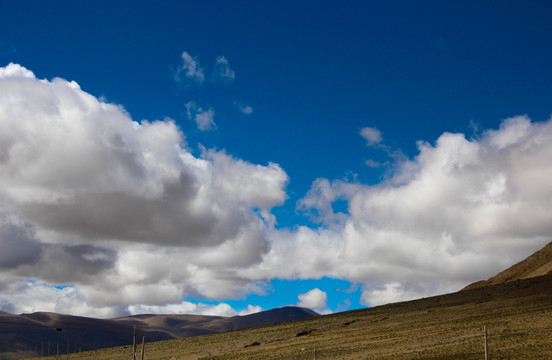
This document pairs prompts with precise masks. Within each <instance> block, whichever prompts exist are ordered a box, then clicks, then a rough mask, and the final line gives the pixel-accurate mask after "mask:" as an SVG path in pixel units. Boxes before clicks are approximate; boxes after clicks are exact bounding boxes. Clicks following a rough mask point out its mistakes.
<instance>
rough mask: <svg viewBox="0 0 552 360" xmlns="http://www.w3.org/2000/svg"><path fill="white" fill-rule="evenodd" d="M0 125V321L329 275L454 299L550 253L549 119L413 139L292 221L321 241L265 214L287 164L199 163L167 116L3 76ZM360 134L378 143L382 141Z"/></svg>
mask: <svg viewBox="0 0 552 360" xmlns="http://www.w3.org/2000/svg"><path fill="white" fill-rule="evenodd" d="M183 58H184V57H183ZM192 60H193V58H192ZM186 61H187V60H186ZM183 69H184V68H183ZM186 69H188V68H186ZM189 69H192V70H193V69H194V67H193V66H192V65H190V66H189ZM195 69H196V70H197V67H196V68H195ZM192 70H190V71H191V72H190V74H193V73H194V71H192ZM182 71H184V72H183V74H187V71H188V70H182ZM0 126H1V128H2V129H4V130H3V131H2V132H0V246H1V249H2V251H0V269H1V270H2V272H1V273H0V290H2V292H1V295H0V310H4V311H10V312H16V313H17V312H30V311H33V310H48V311H58V312H65V313H75V314H79V315H92V316H102V317H106V316H116V315H124V314H129V313H136V312H141V311H146V310H147V311H161V312H167V311H171V309H172V310H173V311H181V310H182V311H185V310H186V309H191V310H189V311H191V312H193V311H195V312H196V313H227V314H230V313H232V312H234V313H237V312H236V310H233V309H230V310H229V309H228V308H227V307H226V306H225V305H223V304H221V305H220V306H219V307H218V308H215V307H214V306H208V305H200V304H189V303H187V302H185V301H183V298H185V297H186V296H195V297H203V298H209V299H228V298H237V297H241V296H244V295H246V294H251V293H256V294H264V287H263V282H265V281H268V280H270V279H273V278H280V279H317V278H321V277H325V276H326V277H333V278H340V279H347V280H349V281H352V282H355V283H359V284H362V287H363V293H362V301H363V302H364V303H365V304H367V305H376V304H381V303H386V302H390V301H399V300H406V299H410V298H415V297H421V296H428V295H432V294H436V293H443V292H447V291H454V290H458V289H459V288H461V287H462V286H464V285H466V284H467V283H469V282H472V281H475V280H480V279H484V278H486V277H489V276H491V275H493V274H494V273H496V272H498V271H499V270H502V269H504V268H505V267H507V266H509V265H511V264H512V263H514V262H515V261H518V260H520V259H522V258H524V257H526V256H527V255H529V254H530V253H531V252H533V251H535V250H537V249H538V248H539V247H540V246H543V245H544V244H546V243H547V242H549V241H550V240H551V238H552V222H551V221H550V219H551V218H552V209H551V208H550V206H549V205H550V203H551V200H552V182H550V179H551V178H552V163H551V162H550V159H551V158H552V121H551V120H548V121H545V122H532V121H531V120H530V119H529V118H528V117H527V116H517V117H513V118H510V119H505V120H504V121H503V122H502V124H501V125H500V127H499V128H498V129H492V130H488V131H486V132H483V133H482V134H481V135H479V136H477V137H474V138H466V136H465V135H464V134H453V133H444V134H442V135H441V136H440V137H439V138H438V139H437V140H436V141H435V142H434V143H429V142H422V141H420V142H419V143H418V154H417V155H416V156H415V157H414V158H412V159H402V158H401V161H400V162H398V163H397V164H396V165H395V166H394V167H393V170H394V173H393V174H392V175H391V176H389V177H388V178H387V179H386V180H385V181H383V182H381V183H380V184H377V185H366V184H362V183H356V182H347V181H342V180H331V179H323V178H320V179H316V180H315V181H314V182H313V185H312V188H311V190H310V191H309V192H308V193H307V194H306V195H305V197H304V198H303V199H302V200H301V201H300V202H299V203H298V209H299V210H300V211H301V212H303V213H304V214H306V215H307V216H310V217H311V219H312V220H313V221H315V222H316V223H318V226H316V227H306V226H297V227H294V228H289V229H285V228H276V227H275V223H276V220H277V219H276V218H275V216H274V215H273V214H272V212H271V209H272V208H273V207H275V206H278V205H281V204H282V203H284V201H285V200H286V191H285V187H286V185H287V183H288V181H289V178H288V175H287V174H286V173H285V172H284V170H283V169H282V168H281V167H280V166H279V165H277V164H274V163H268V164H266V165H259V164H251V163H249V162H246V161H243V160H241V159H237V158H235V157H233V156H231V155H229V154H228V153H226V152H225V151H216V150H204V151H203V153H202V154H201V155H200V156H194V155H193V154H192V153H191V152H190V150H189V149H188V148H187V146H188V145H187V143H186V139H185V136H184V134H182V133H181V131H180V130H179V128H178V127H177V126H176V124H175V123H174V122H173V121H172V120H171V119H163V120H156V121H142V122H140V123H138V122H136V121H133V120H132V118H131V117H130V115H129V114H128V113H127V112H126V111H125V110H124V109H123V108H122V107H121V106H119V105H116V104H110V103H106V102H104V101H101V100H99V99H98V98H96V97H94V96H92V95H90V94H88V93H86V92H84V91H82V90H81V89H80V87H79V85H78V84H77V83H76V82H74V81H67V80H63V79H59V78H55V79H53V80H41V79H37V78H36V77H35V76H34V74H33V73H32V72H31V71H30V70H28V69H25V68H24V67H22V66H20V65H17V64H9V65H8V66H6V67H3V68H0ZM365 129H371V128H365ZM362 136H364V138H365V139H366V140H367V141H368V143H369V144H372V145H378V146H379V145H381V141H382V140H381V134H379V132H376V131H375V130H374V129H372V130H369V131H368V130H366V131H364V132H363V134H362ZM336 201H346V202H347V204H348V209H347V211H346V212H336V211H335V210H334V206H333V205H334V204H335V202H336ZM284 264H285V265H284ZM52 285H57V287H52ZM300 301H301V303H303V304H314V305H317V306H318V305H323V302H324V301H325V300H324V299H323V294H321V293H318V292H312V291H311V292H309V293H307V294H302V298H300ZM253 305H254V304H252V306H250V307H249V308H248V309H243V310H244V311H257V310H259V309H258V308H257V307H254V306H253ZM186 311H188V310H186ZM217 311H218V312H217Z"/></svg>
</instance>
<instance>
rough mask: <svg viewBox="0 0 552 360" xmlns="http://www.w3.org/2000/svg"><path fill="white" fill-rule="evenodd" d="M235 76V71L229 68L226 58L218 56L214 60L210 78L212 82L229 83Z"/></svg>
mask: <svg viewBox="0 0 552 360" xmlns="http://www.w3.org/2000/svg"><path fill="white" fill-rule="evenodd" d="M235 78H236V73H235V72H234V70H232V69H231V68H230V64H229V63H228V60H227V59H226V58H225V57H224V56H218V57H217V59H216V60H215V65H214V67H213V73H212V75H211V79H212V80H213V82H218V83H224V84H229V83H231V82H232V81H234V79H235Z"/></svg>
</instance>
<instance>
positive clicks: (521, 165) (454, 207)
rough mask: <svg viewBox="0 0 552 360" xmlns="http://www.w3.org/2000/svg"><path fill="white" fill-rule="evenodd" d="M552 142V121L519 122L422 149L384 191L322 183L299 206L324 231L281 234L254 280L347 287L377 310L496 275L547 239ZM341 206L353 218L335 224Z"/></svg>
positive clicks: (447, 136)
mask: <svg viewBox="0 0 552 360" xmlns="http://www.w3.org/2000/svg"><path fill="white" fill-rule="evenodd" d="M551 140H552V121H551V120H549V121H546V122H540V123H536V122H531V120H530V119H529V118H528V117H526V116H518V117H514V118H511V119H506V120H504V121H503V122H502V124H501V126H500V127H499V129H497V130H489V131H487V132H484V133H483V134H482V135H481V136H480V137H478V138H474V139H466V137H465V136H464V135H463V134H452V133H444V134H442V135H441V136H440V137H439V138H438V139H437V141H436V142H435V143H434V144H431V143H428V142H419V143H418V149H419V153H418V155H417V156H416V157H415V158H413V159H412V160H410V161H407V162H404V163H401V164H400V165H399V166H398V167H397V168H396V169H395V173H394V175H393V176H391V177H390V178H389V179H387V180H386V181H384V182H382V183H380V184H377V185H364V184H360V183H352V184H348V185H347V186H345V184H344V183H343V181H333V182H332V181H329V180H326V179H318V180H316V181H315V182H314V183H313V186H312V189H311V191H309V193H308V194H307V196H306V197H305V199H303V200H302V201H301V204H302V207H303V210H305V211H308V210H309V207H310V208H311V210H310V211H312V212H313V213H315V214H321V216H320V215H319V219H320V220H321V221H322V226H321V227H319V228H318V229H311V228H308V227H304V226H301V227H298V228H296V229H290V230H281V231H279V232H274V233H273V235H272V236H271V240H272V241H271V244H272V246H271V250H270V251H269V252H268V253H267V254H265V255H264V261H263V262H262V263H260V264H257V265H255V266H254V268H253V269H249V270H248V271H251V272H250V273H249V274H250V275H252V274H253V273H257V274H265V276H269V275H268V274H269V273H271V274H272V276H278V277H282V278H287V279H292V278H318V277H321V276H331V277H336V278H344V279H348V280H350V281H353V282H359V283H362V284H363V295H362V298H363V301H364V302H365V303H366V304H370V305H374V304H381V303H384V302H387V301H396V300H406V299H410V298H413V297H420V296H427V295H432V294H437V293H444V292H449V291H454V290H458V289H460V288H461V287H463V286H465V285H466V284H468V283H470V282H472V281H476V280H480V279H485V278H487V277H489V276H492V275H494V274H495V273H497V272H498V271H500V270H502V269H504V268H506V267H508V266H510V265H511V264H513V263H515V262H516V261H519V260H521V259H523V258H524V257H526V256H528V255H530V254H531V253H532V252H533V251H535V250H537V249H538V248H539V247H541V246H543V245H544V244H546V243H547V242H549V241H550V237H551V235H552V223H551V222H550V218H551V217H552V210H551V209H550V206H549V204H550V201H551V200H552V182H550V181H549V180H550V178H551V176H552V163H551V162H550V161H549V159H550V158H551V156H552V141H551ZM341 198H345V199H346V200H347V201H348V213H347V214H343V215H342V216H341V217H340V221H339V222H338V225H339V226H336V222H335V221H334V220H335V214H334V213H333V212H332V209H331V206H332V201H335V199H341ZM282 259H286V264H287V266H285V267H281V266H280V267H279V266H278V265H277V264H279V263H281V261H282Z"/></svg>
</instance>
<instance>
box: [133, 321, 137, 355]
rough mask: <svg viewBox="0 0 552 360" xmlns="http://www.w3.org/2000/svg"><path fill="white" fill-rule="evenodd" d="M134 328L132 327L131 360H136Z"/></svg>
mask: <svg viewBox="0 0 552 360" xmlns="http://www.w3.org/2000/svg"><path fill="white" fill-rule="evenodd" d="M136 335H137V333H136V326H135V327H134V331H133V336H132V360H136Z"/></svg>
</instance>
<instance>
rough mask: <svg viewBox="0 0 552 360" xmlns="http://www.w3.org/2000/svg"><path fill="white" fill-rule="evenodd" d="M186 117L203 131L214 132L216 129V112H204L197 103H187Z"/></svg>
mask: <svg viewBox="0 0 552 360" xmlns="http://www.w3.org/2000/svg"><path fill="white" fill-rule="evenodd" d="M186 115H187V117H188V119H190V120H193V121H195V123H196V125H197V128H198V129H199V130H201V131H208V130H212V129H213V128H215V127H216V124H215V120H214V118H215V111H214V110H213V109H210V108H209V109H207V110H203V108H202V107H200V106H198V105H197V103H196V102H195V101H190V102H188V103H186Z"/></svg>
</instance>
